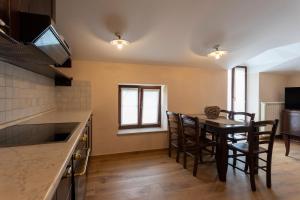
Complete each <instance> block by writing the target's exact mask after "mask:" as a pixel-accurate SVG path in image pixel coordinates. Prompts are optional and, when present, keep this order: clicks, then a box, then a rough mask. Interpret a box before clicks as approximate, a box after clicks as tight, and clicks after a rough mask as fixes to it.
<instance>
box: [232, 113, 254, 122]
mask: <svg viewBox="0 0 300 200" xmlns="http://www.w3.org/2000/svg"><path fill="white" fill-rule="evenodd" d="M238 117H241V118H242V119H243V120H246V121H247V122H251V121H253V120H254V118H255V113H247V112H232V119H233V120H237V118H238Z"/></svg>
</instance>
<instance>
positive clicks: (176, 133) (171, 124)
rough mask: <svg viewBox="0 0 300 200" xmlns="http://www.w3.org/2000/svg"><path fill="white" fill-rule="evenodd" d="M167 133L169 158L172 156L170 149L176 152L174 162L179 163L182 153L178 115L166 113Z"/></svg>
mask: <svg viewBox="0 0 300 200" xmlns="http://www.w3.org/2000/svg"><path fill="white" fill-rule="evenodd" d="M166 113H167V118H168V132H169V157H171V156H172V149H175V150H176V152H177V155H176V162H179V157H180V152H181V151H182V136H181V135H182V134H181V125H180V120H179V114H178V113H174V112H169V111H167V112H166Z"/></svg>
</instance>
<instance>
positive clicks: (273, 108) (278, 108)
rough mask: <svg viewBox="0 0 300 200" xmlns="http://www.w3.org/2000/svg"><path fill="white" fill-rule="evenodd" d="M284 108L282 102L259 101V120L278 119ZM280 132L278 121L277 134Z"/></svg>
mask: <svg viewBox="0 0 300 200" xmlns="http://www.w3.org/2000/svg"><path fill="white" fill-rule="evenodd" d="M283 109H284V102H261V103H260V120H262V121H263V120H275V119H279V120H280V116H281V112H282V110H283ZM279 132H280V123H279V124H278V128H277V134H279Z"/></svg>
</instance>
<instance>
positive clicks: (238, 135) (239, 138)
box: [228, 134, 247, 141]
mask: <svg viewBox="0 0 300 200" xmlns="http://www.w3.org/2000/svg"><path fill="white" fill-rule="evenodd" d="M228 139H229V140H235V141H239V140H247V136H246V135H243V134H233V136H232V135H231V134H230V135H228Z"/></svg>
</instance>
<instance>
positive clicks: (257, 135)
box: [248, 119, 279, 154]
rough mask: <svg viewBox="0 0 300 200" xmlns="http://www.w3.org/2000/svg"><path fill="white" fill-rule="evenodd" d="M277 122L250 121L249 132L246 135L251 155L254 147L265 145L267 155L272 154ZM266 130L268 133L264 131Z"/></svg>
mask: <svg viewBox="0 0 300 200" xmlns="http://www.w3.org/2000/svg"><path fill="white" fill-rule="evenodd" d="M278 122H279V120H278V119H276V120H274V121H272V120H270V121H259V122H254V121H251V130H250V132H249V134H248V142H249V152H250V153H253V152H254V151H255V147H257V145H260V144H267V150H268V153H270V154H272V151H273V144H274V139H275V134H276V130H277V127H278ZM269 127H270V128H269ZM267 128H269V129H268V130H269V131H265V129H267ZM262 129H263V130H262ZM257 142H258V144H257Z"/></svg>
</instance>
